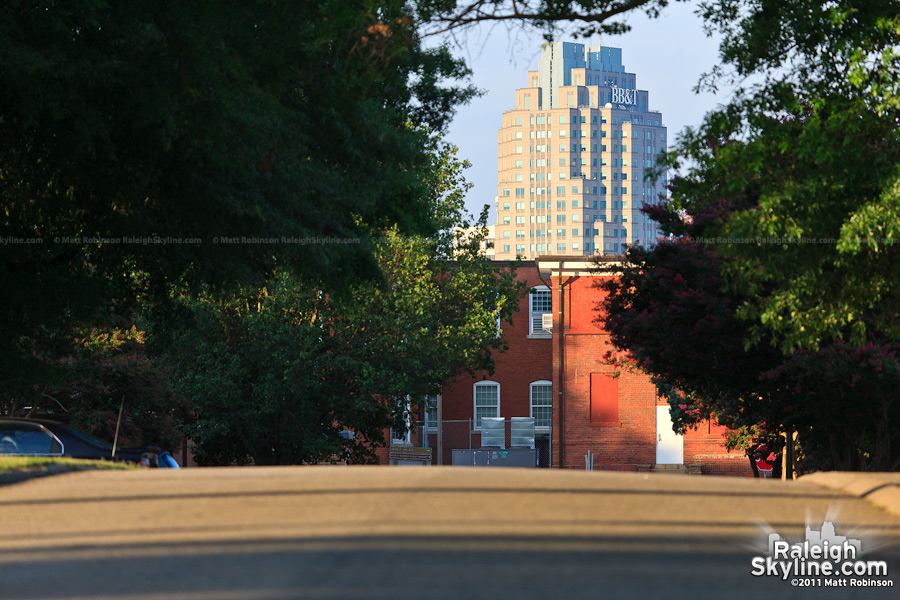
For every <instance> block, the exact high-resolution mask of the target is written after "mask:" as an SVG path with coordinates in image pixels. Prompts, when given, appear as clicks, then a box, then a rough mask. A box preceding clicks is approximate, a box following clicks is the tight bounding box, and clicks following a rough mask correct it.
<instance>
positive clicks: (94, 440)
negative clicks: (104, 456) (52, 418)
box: [55, 423, 112, 450]
mask: <svg viewBox="0 0 900 600" xmlns="http://www.w3.org/2000/svg"><path fill="white" fill-rule="evenodd" d="M55 427H57V428H58V429H61V430H62V431H65V432H66V433H68V434H69V435H71V436H72V437H76V438H78V439H80V440H81V441H83V442H86V443H88V444H91V445H93V446H98V447H100V448H103V449H104V450H112V444H111V443H109V442H107V441H106V440H104V439H100V438H98V437H97V436H96V435H92V434H90V433H87V432H85V431H81V430H80V429H75V428H74V427H72V426H70V425H66V424H65V423H59V424H57V425H55Z"/></svg>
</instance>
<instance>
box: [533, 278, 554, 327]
mask: <svg viewBox="0 0 900 600" xmlns="http://www.w3.org/2000/svg"><path fill="white" fill-rule="evenodd" d="M552 313H553V301H552V298H551V296H550V288H548V287H547V286H546V285H539V286H537V287H535V288H533V289H532V290H531V293H530V294H528V317H529V323H530V326H529V328H528V333H529V334H531V335H535V334H537V335H541V334H549V332H548V331H546V330H545V329H544V326H543V319H544V315H546V314H552Z"/></svg>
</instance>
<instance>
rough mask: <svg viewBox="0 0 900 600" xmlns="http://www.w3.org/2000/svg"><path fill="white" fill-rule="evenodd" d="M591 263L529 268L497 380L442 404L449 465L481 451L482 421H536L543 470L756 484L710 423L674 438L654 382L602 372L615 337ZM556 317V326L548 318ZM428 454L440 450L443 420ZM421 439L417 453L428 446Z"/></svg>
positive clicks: (555, 262) (558, 260) (506, 326)
mask: <svg viewBox="0 0 900 600" xmlns="http://www.w3.org/2000/svg"><path fill="white" fill-rule="evenodd" d="M591 267H592V264H591V263H590V261H589V260H586V259H584V258H578V257H574V258H573V257H555V256H547V257H541V258H538V259H537V260H535V261H527V262H525V263H523V264H522V266H521V267H520V268H519V270H518V275H519V277H520V278H521V279H522V280H523V281H525V282H526V284H527V285H528V286H529V287H530V288H531V291H530V293H529V294H528V297H527V298H525V299H524V300H523V301H522V305H521V307H520V310H519V312H517V313H516V314H515V315H514V317H513V323H502V324H501V326H502V328H503V330H504V332H505V333H506V338H507V340H508V343H509V350H508V351H507V352H505V353H503V354H497V355H496V356H495V361H496V368H495V370H494V373H493V374H487V373H482V374H480V375H479V376H477V377H474V378H473V377H468V376H466V377H461V378H459V379H457V380H455V381H451V382H448V383H447V385H446V386H445V388H444V392H443V394H442V397H441V413H442V414H441V423H442V426H441V428H440V433H441V436H440V437H441V440H440V445H441V446H442V450H443V451H442V453H441V454H442V456H441V457H440V458H439V457H438V456H437V454H438V452H435V456H434V461H433V462H435V463H439V462H441V463H442V464H451V462H452V459H451V455H452V450H453V449H454V448H479V447H481V440H480V437H481V428H480V426H479V423H480V419H481V418H482V417H504V418H507V419H508V418H509V417H528V416H532V417H534V419H535V442H536V448H537V449H538V451H539V456H540V462H541V466H552V468H567V469H585V468H586V459H587V460H588V461H589V460H590V456H591V455H593V468H594V469H604V470H622V471H640V470H648V471H649V470H668V469H671V470H676V471H678V470H680V471H682V472H683V471H685V470H687V471H689V472H692V473H702V474H720V475H741V476H750V475H752V470H751V467H750V464H749V461H748V460H747V458H746V456H744V455H743V453H741V452H732V453H728V452H727V451H726V450H725V448H724V445H723V436H722V432H723V429H724V428H721V427H718V426H716V425H715V424H714V423H706V424H705V425H704V426H701V427H699V428H698V429H696V430H691V431H688V432H687V433H686V434H685V435H684V436H677V435H675V434H674V433H673V432H672V426H671V421H670V419H669V413H668V405H667V404H666V402H665V401H664V400H663V399H661V398H660V397H659V396H658V394H657V390H656V388H655V386H654V385H653V384H652V383H651V381H650V378H649V377H648V376H646V375H643V374H637V373H629V372H621V373H620V374H619V376H618V377H614V373H613V368H612V367H611V366H609V365H607V364H604V362H603V358H602V357H603V356H604V354H605V353H606V352H607V350H611V349H612V347H611V346H610V345H609V335H608V334H607V333H606V332H604V331H603V329H602V328H601V327H600V326H599V325H598V324H597V323H596V322H595V318H596V311H595V308H596V305H597V302H598V301H599V300H600V299H601V297H602V294H603V292H602V291H601V290H599V289H598V288H597V287H596V285H595V284H596V283H597V281H598V278H599V277H600V276H599V275H596V274H594V273H592V272H591ZM548 314H549V315H552V327H546V326H549V325H550V323H551V317H546V316H544V315H548ZM429 421H430V423H429V424H430V425H435V427H430V428H429V429H428V432H429V435H428V442H427V443H428V445H429V446H430V447H431V448H433V449H436V448H437V447H438V439H437V438H438V435H437V434H438V428H437V427H436V425H437V423H436V421H437V415H436V414H435V412H432V414H431V415H430V419H429ZM421 433H422V432H421V430H420V431H419V434H420V435H419V436H417V437H418V438H419V440H420V441H419V443H424V439H421Z"/></svg>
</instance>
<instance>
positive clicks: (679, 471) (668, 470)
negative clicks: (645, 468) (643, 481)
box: [650, 465, 690, 475]
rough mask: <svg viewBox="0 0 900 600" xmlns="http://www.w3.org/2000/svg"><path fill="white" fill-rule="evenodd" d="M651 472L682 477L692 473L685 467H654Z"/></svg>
mask: <svg viewBox="0 0 900 600" xmlns="http://www.w3.org/2000/svg"><path fill="white" fill-rule="evenodd" d="M650 470H651V471H653V472H654V473H673V474H680V475H687V474H688V473H690V471H689V470H688V468H687V467H686V466H684V465H653V468H652V469H650Z"/></svg>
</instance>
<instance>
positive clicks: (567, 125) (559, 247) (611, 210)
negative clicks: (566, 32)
mask: <svg viewBox="0 0 900 600" xmlns="http://www.w3.org/2000/svg"><path fill="white" fill-rule="evenodd" d="M649 100H650V94H649V93H648V92H647V91H645V90H639V89H637V85H636V77H635V74H634V73H627V72H626V71H625V67H624V66H623V65H622V50H621V49H620V48H608V47H605V46H585V45H584V44H576V43H570V42H552V43H547V44H544V45H543V47H542V48H541V61H540V65H539V67H538V70H537V71H529V72H528V87H524V88H521V89H518V90H516V107H515V108H513V109H512V110H508V111H506V112H504V113H503V123H502V127H501V129H500V132H499V135H498V138H497V149H498V169H497V173H498V192H497V200H496V202H497V222H496V227H495V229H494V251H495V253H496V258H497V259H500V260H506V259H512V258H515V257H516V256H517V255H518V256H523V257H526V258H534V257H536V256H541V255H548V254H565V255H592V254H621V253H622V252H624V250H625V247H626V245H630V244H642V245H645V246H646V245H651V244H653V243H654V242H655V240H656V239H657V237H658V236H659V231H658V228H657V224H656V223H655V222H654V221H651V220H650V219H648V218H647V217H646V216H645V215H644V214H642V213H641V212H640V208H641V207H642V206H644V205H645V204H648V203H656V202H660V200H661V198H662V197H664V194H665V180H664V177H659V178H657V179H656V180H655V181H654V180H648V179H647V178H646V175H647V171H648V170H652V168H653V167H655V166H656V160H657V157H658V155H659V153H660V152H662V151H664V150H665V148H666V128H665V126H663V124H662V114H661V113H659V112H658V111H652V110H650V102H649Z"/></svg>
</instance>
